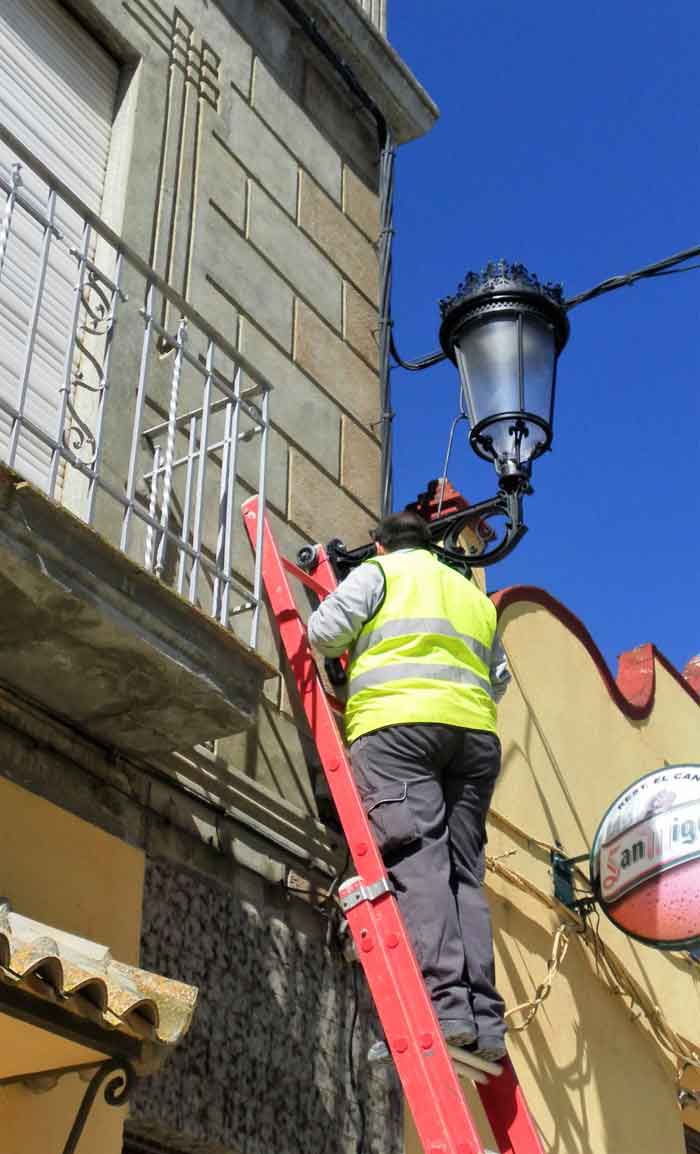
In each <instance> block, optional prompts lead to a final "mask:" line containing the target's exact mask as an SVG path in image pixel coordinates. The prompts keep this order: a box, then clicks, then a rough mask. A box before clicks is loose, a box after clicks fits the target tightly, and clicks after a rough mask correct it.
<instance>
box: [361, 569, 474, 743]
mask: <svg viewBox="0 0 700 1154" xmlns="http://www.w3.org/2000/svg"><path fill="white" fill-rule="evenodd" d="M365 564H370V565H378V567H379V568H380V569H381V570H382V572H383V574H384V586H385V588H384V598H383V600H382V601H381V602H380V605H379V608H378V609H377V612H376V613H375V615H374V617H373V618H372V619H371V620H370V621H367V622H365V624H364V625H363V627H362V629H361V631H360V634H359V636H358V638H357V640H356V641H355V644H354V646H353V648H352V650H351V654H350V665H349V669H348V680H349V686H348V690H349V693H348V698H347V703H346V708H345V733H346V737H347V739H348V741H349V742H353V741H355V740H356V739H357V738H358V737H360V736H362V734H363V733H368V732H370V731H372V730H376V729H381V728H382V727H384V726H388V725H403V724H412V723H413V724H415V723H426V722H427V723H436V724H445V725H458V726H464V727H465V728H469V729H483V730H488V731H490V732H495V730H496V705H495V700H494V696H493V690H492V688H491V668H490V666H491V648H492V645H493V639H494V636H495V632H496V610H495V607H494V605H493V603H492V602H491V601H490V600H489V598H488V597H486V596H485V594H483V593H482V592H481V591H480V590H479V589H478V588H477V587H476V586H475V585H473V584H472V583H471V582H470V581H468V580H466V579H465V578H464V577H462V576H461V575H460V574H458V573H456V572H455V571H454V570H452V569H449V568H447V567H446V566H445V565H443V564H442V563H441V562H440V561H438V560H437V558H436V557H435V556H434V555H433V554H432V553H430V552H429V551H428V550H427V549H416V550H410V551H408V552H397V553H390V554H386V555H382V556H380V557H378V558H376V559H373V560H371V561H367V562H365Z"/></svg>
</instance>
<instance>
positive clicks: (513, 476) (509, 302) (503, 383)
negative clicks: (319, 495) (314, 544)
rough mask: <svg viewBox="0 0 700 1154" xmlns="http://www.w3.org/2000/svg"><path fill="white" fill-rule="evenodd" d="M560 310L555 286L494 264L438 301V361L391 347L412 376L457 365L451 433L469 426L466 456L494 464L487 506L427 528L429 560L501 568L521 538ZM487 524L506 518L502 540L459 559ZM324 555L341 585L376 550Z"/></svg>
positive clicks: (564, 325) (547, 432)
mask: <svg viewBox="0 0 700 1154" xmlns="http://www.w3.org/2000/svg"><path fill="white" fill-rule="evenodd" d="M568 303H569V302H565V301H564V297H563V293H562V288H561V285H558V284H542V283H540V281H539V280H538V278H537V277H536V276H535V275H534V274H533V273H530V272H528V270H527V269H526V268H525V266H524V265H522V264H508V263H507V262H506V261H499V262H497V263H495V264H489V265H487V266H486V268H485V269H484V271H483V272H481V273H471V272H470V273H468V274H467V276H466V278H465V279H464V281H463V282H462V284H461V285H460V286H459V287H458V289H457V292H456V293H455V295H454V296H452V297H446V298H445V299H444V300H442V301H441V302H440V311H441V315H442V323H441V326H440V344H441V346H442V351H441V352H437V353H431V355H430V356H427V357H424V358H423V359H421V360H418V361H409V362H407V361H403V360H401V358H400V357H399V355H398V352H397V351H396V347H395V345H394V344H393V342H392V353H393V356H394V359H395V361H396V362H397V364H399V365H400V366H401V367H402V368H405V369H409V370H410V371H412V372H420V371H422V370H423V369H428V368H431V367H432V366H433V365H435V364H438V362H440V361H443V360H447V359H449V360H451V361H452V362H453V363H454V364H455V365H456V366H457V369H458V371H459V378H460V389H461V396H462V412H461V413H460V415H459V417H458V418H457V419H456V421H455V425H456V423H457V422H458V421H459V420H462V419H466V420H467V421H468V422H469V426H470V432H469V443H470V444H471V447H472V449H473V450H474V452H475V453H477V455H478V456H480V457H482V458H484V459H485V460H487V461H491V462H493V464H494V466H495V468H496V472H497V474H498V492H497V493H496V495H495V496H494V497H491V498H489V499H488V500H487V501H480V502H479V503H478V504H476V505H470V506H469V508H468V509H467V510H463V511H461V512H458V513H454V512H453V513H450V514H447V515H446V516H443V517H438V518H436V519H435V520H433V521H431V522H430V532H431V536H432V539H433V542H434V545H433V548H434V550H435V552H436V553H438V555H440V556H442V557H443V559H444V560H445V561H447V562H448V563H450V564H451V565H454V566H456V567H458V568H460V569H462V570H463V571H465V572H466V571H468V570H469V569H470V568H472V567H473V566H476V565H478V566H484V565H491V564H493V563H494V562H495V561H500V560H502V558H503V557H505V556H506V555H507V554H508V553H510V552H511V551H512V550H513V549H514V548H515V546H516V545H517V543H518V541H520V539H521V538H522V537H523V535H524V534H525V533H526V532H527V529H526V526H525V524H524V521H523V508H522V505H523V497H524V496H525V495H526V494H528V493H531V492H532V489H531V487H530V476H531V473H532V462H533V461H534V460H535V458H537V457H539V456H541V454H542V453H544V452H546V450H547V449H548V448H549V446H550V445H551V442H552V421H553V410H554V386H555V380H556V368H557V359H558V357H559V354H560V353H561V351H562V349H563V348H564V346H565V344H566V342H567V340H568V337H569V321H568V318H567V314H566V310H567V304H568ZM455 425H453V432H454V428H455ZM451 443H452V434H450V446H451ZM448 457H449V449H448ZM495 516H501V517H504V518H505V530H504V533H503V536H502V537H501V539H500V540H499V541H497V543H496V544H495V545H492V546H489V548H488V549H486V550H485V551H483V552H481V553H478V554H473V555H470V556H468V557H467V556H466V555H465V553H464V550H463V549H462V547H461V545H460V542H459V538H460V535H461V534H462V532H463V530H464V529H465V528H466V527H467V526H468V525H474V524H477V525H478V524H479V522H483V521H485V520H487V519H488V518H489V517H495ZM328 551H329V556H330V557H331V561H332V563H333V565H334V567H335V570H336V573H337V574H338V575H339V576H344V574H345V573H346V572H347V571H348V570H349V569H351V568H352V567H354V566H355V565H357V564H359V562H360V561H362V560H364V559H365V558H366V557H368V556H371V555H372V554H373V553H374V546H373V545H364V546H360V547H359V548H358V549H345V547H344V546H343V544H342V542H340V541H332V542H330V543H329V545H328Z"/></svg>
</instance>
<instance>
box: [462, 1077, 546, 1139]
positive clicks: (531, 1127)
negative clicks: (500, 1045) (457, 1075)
mask: <svg viewBox="0 0 700 1154" xmlns="http://www.w3.org/2000/svg"><path fill="white" fill-rule="evenodd" d="M477 1090H478V1092H479V1097H480V1098H481V1104H482V1106H483V1107H484V1111H485V1113H486V1116H487V1118H488V1120H489V1124H490V1126H491V1129H492V1130H493V1136H494V1138H495V1139H496V1142H497V1143H498V1149H499V1151H500V1154H544V1148H543V1146H542V1140H541V1138H540V1132H539V1130H538V1129H537V1126H536V1124H535V1120H534V1118H533V1117H532V1114H531V1113H530V1109H529V1107H528V1104H527V1102H526V1101H525V1095H524V1094H523V1092H522V1089H521V1087H520V1083H519V1082H518V1076H517V1074H516V1073H515V1070H514V1069H513V1064H512V1062H511V1060H510V1058H506V1059H505V1061H504V1062H503V1072H502V1073H501V1075H500V1076H499V1077H498V1078H490V1079H489V1081H488V1082H487V1083H486V1084H485V1085H479V1086H477Z"/></svg>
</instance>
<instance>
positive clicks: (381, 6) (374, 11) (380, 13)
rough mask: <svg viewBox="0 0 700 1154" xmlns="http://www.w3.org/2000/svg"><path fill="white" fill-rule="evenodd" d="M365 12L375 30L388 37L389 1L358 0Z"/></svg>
mask: <svg viewBox="0 0 700 1154" xmlns="http://www.w3.org/2000/svg"><path fill="white" fill-rule="evenodd" d="M357 3H358V4H359V5H360V8H361V9H362V11H363V12H366V13H367V15H368V16H369V18H370V20H371V21H372V23H373V24H374V26H375V28H378V29H379V31H380V32H381V33H382V34H383V35H384V36H386V5H387V0H357Z"/></svg>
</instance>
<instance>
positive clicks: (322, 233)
mask: <svg viewBox="0 0 700 1154" xmlns="http://www.w3.org/2000/svg"><path fill="white" fill-rule="evenodd" d="M299 224H300V226H301V228H302V229H303V230H304V232H306V233H308V235H309V236H310V237H312V239H313V240H315V242H316V244H317V245H318V247H319V248H320V249H321V250H322V251H323V252H326V253H328V255H329V256H330V258H331V260H333V261H334V262H335V264H337V266H338V268H340V269H342V271H343V272H344V273H345V275H346V276H347V277H348V279H349V280H351V281H352V282H353V284H354V285H355V286H356V287H357V288H358V289H359V290H360V291H361V292H362V293H364V295H365V296H366V297H367V299H368V300H369V301H372V302H373V303H376V301H377V292H378V265H377V254H376V252H375V250H374V248H373V247H372V245H371V244H370V242H369V241H368V240H367V238H366V237H365V236H364V235H363V234H362V233H361V232H360V231H359V229H358V228H356V226H355V225H354V224H353V223H352V221H351V220H349V219H348V217H346V216H344V215H343V213H342V212H341V211H340V209H338V208H336V206H335V205H334V204H333V201H332V200H331V199H330V197H328V196H326V194H325V192H324V191H323V189H321V188H319V186H318V185H317V184H316V182H315V181H314V180H313V179H312V178H311V177H310V176H309V175H308V173H306V172H302V174H301V182H300V186H299ZM320 311H322V310H320ZM338 327H340V326H338Z"/></svg>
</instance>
